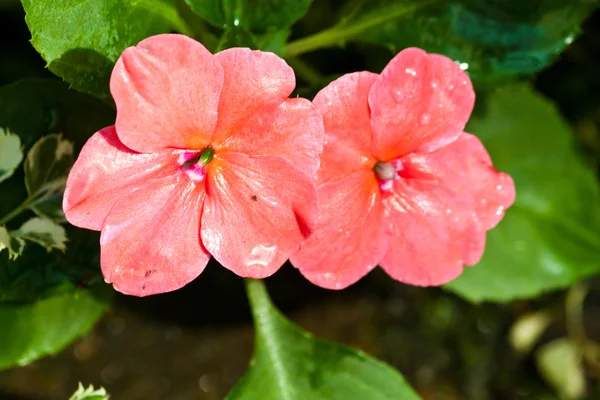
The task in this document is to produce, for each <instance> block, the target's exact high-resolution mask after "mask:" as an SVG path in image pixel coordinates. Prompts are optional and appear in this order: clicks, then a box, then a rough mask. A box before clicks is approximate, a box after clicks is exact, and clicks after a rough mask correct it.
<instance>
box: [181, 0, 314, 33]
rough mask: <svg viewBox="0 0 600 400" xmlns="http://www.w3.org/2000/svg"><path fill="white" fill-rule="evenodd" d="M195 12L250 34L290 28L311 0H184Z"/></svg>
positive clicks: (214, 21)
mask: <svg viewBox="0 0 600 400" xmlns="http://www.w3.org/2000/svg"><path fill="white" fill-rule="evenodd" d="M185 2H186V3H187V4H189V5H190V7H191V8H192V10H194V12H196V13H197V14H198V15H200V16H201V17H203V18H205V19H206V20H207V21H209V22H210V23H211V24H214V25H216V26H219V27H224V28H228V27H234V26H235V27H241V28H245V29H247V30H248V31H250V32H251V33H268V32H270V33H272V32H275V31H279V30H282V29H286V28H289V27H290V26H292V24H294V22H296V21H298V20H299V19H300V18H302V17H303V16H304V15H305V14H306V12H307V11H308V8H309V7H310V4H311V3H312V0H237V1H235V2H231V1H228V0H185Z"/></svg>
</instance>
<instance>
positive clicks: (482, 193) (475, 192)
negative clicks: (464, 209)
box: [402, 133, 515, 230]
mask: <svg viewBox="0 0 600 400" xmlns="http://www.w3.org/2000/svg"><path fill="white" fill-rule="evenodd" d="M402 162H403V164H404V166H405V168H407V170H410V171H411V174H412V175H413V176H414V175H415V174H419V175H420V177H421V178H423V179H435V180H437V181H438V182H440V183H441V184H443V185H445V186H446V187H448V188H450V189H451V190H452V191H453V192H454V193H456V194H457V195H459V196H464V197H466V198H469V199H471V200H472V201H473V203H474V207H475V211H476V213H477V216H478V219H479V220H480V221H481V223H482V225H483V227H484V228H485V229H486V230H487V229H491V228H493V227H494V226H496V224H497V223H498V222H500V220H501V219H502V217H503V216H504V211H505V210H506V208H508V207H510V206H511V205H512V203H513V202H514V201H515V185H514V183H513V181H512V179H511V177H510V176H509V175H507V174H505V173H502V172H498V171H496V170H495V169H494V167H493V166H492V161H491V159H490V156H489V155H488V153H487V151H486V150H485V148H484V147H483V144H482V143H481V141H480V140H479V139H478V138H477V137H475V136H473V135H470V134H468V133H463V134H462V135H460V136H459V138H458V139H457V140H456V141H454V142H453V143H450V144H449V145H447V146H444V147H442V148H440V149H438V150H436V151H434V152H432V153H425V154H418V153H413V154H410V155H408V156H407V157H404V158H403V159H402Z"/></svg>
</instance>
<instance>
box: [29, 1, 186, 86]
mask: <svg viewBox="0 0 600 400" xmlns="http://www.w3.org/2000/svg"><path fill="white" fill-rule="evenodd" d="M22 3H23V7H24V8H25V12H26V17H25V21H26V22H27V26H28V27H29V30H30V31H31V43H32V44H33V47H35V49H36V50H37V51H38V52H39V53H40V54H41V55H42V57H43V58H44V60H46V62H47V63H48V68H49V69H50V71H52V72H53V73H55V74H56V75H58V76H60V77H61V78H62V79H64V80H65V81H67V82H69V83H70V84H71V85H72V86H73V87H74V88H75V89H77V90H80V91H85V92H89V93H92V94H95V95H98V96H102V97H108V96H109V87H108V86H109V85H108V84H109V79H110V73H111V71H112V68H113V66H114V63H115V61H116V60H117V58H118V57H119V56H120V55H121V53H122V52H123V50H125V49H126V48H127V47H129V46H134V45H136V44H138V43H139V42H140V41H141V40H142V39H145V38H147V37H148V36H152V35H157V34H159V33H168V32H171V31H179V32H183V33H185V32H187V27H186V26H185V23H184V22H183V20H182V19H181V17H180V16H179V14H178V13H177V9H176V7H175V5H174V4H173V2H172V1H171V0H137V1H122V0H94V1H81V0H61V1H56V0H22Z"/></svg>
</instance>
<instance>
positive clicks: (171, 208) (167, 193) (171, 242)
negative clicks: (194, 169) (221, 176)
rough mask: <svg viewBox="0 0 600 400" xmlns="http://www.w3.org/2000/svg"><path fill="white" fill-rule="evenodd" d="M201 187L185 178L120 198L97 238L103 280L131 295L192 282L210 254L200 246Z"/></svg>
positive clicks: (151, 185)
mask: <svg viewBox="0 0 600 400" xmlns="http://www.w3.org/2000/svg"><path fill="white" fill-rule="evenodd" d="M203 199H204V185H197V184H196V183H194V182H193V181H192V180H190V179H189V178H188V177H187V175H185V174H177V175H173V176H170V177H166V178H163V179H160V180H155V181H153V182H150V183H149V184H148V185H146V186H143V187H141V188H139V189H137V190H135V191H132V192H131V193H129V194H128V195H127V196H125V197H122V198H121V199H119V201H118V202H117V204H116V205H115V206H114V207H113V208H112V209H111V211H110V213H109V215H108V217H107V218H106V221H105V222H104V227H103V228H102V234H101V236H100V245H101V247H102V251H101V255H100V264H101V266H102V272H103V274H104V279H105V280H106V282H108V283H111V282H112V284H113V285H114V287H115V289H116V290H118V291H119V292H121V293H125V294H132V295H135V296H148V295H151V294H157V293H165V292H170V291H173V290H176V289H179V288H181V287H182V286H184V285H186V284H187V283H189V282H191V281H192V280H193V279H195V278H196V277H197V276H198V275H199V274H200V273H201V272H202V271H203V270H204V267H205V266H206V264H207V263H208V260H209V259H210V254H208V252H207V251H206V250H205V249H204V248H203V247H202V244H201V242H200V215H201V213H202V202H203Z"/></svg>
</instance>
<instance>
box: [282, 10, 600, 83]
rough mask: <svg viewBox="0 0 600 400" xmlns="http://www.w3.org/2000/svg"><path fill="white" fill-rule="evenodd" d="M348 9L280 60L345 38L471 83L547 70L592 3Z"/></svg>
mask: <svg viewBox="0 0 600 400" xmlns="http://www.w3.org/2000/svg"><path fill="white" fill-rule="evenodd" d="M349 4H350V6H348V7H345V8H342V10H341V12H340V15H341V19H340V23H339V24H338V25H336V26H334V27H333V28H331V29H330V30H328V31H327V32H326V33H322V34H318V35H319V37H318V38H314V39H315V40H313V41H312V43H306V42H307V41H308V39H307V41H304V40H302V39H300V40H298V41H297V42H295V43H292V44H290V46H289V48H288V49H287V50H286V55H289V56H293V55H297V54H298V53H302V52H304V51H305V49H307V48H318V47H323V46H331V45H335V44H338V43H339V44H343V43H345V42H347V41H362V42H370V43H376V44H380V45H384V46H387V47H388V48H390V50H392V52H394V53H395V52H397V51H400V50H402V49H404V48H407V47H419V48H422V49H424V50H426V51H428V52H432V53H439V54H444V55H446V56H448V57H450V58H452V59H453V60H456V61H457V62H458V63H459V64H460V65H461V67H462V68H463V69H466V70H468V71H469V73H470V75H471V78H472V79H473V80H475V81H476V83H479V84H484V83H490V82H493V81H498V80H501V79H505V78H509V77H512V76H515V75H518V74H532V73H534V72H536V71H539V70H540V69H542V68H544V67H546V66H548V65H549V64H550V63H551V62H552V61H553V60H554V57H555V56H556V55H557V54H559V53H560V52H561V51H563V50H564V49H565V47H567V46H568V45H569V44H570V43H571V42H572V41H573V40H574V38H575V37H576V35H577V34H578V33H579V31H580V27H581V24H582V23H583V21H584V20H585V18H586V17H587V16H588V15H590V14H591V12H592V11H593V10H594V9H595V8H596V7H597V6H598V2H596V1H594V0H592V1H590V0H549V1H526V2H519V1H515V0H494V1H489V0H450V1H441V0H401V1H398V0H358V1H351V2H350V3H349ZM317 39H318V40H317ZM303 42H304V43H303ZM306 44H310V46H308V47H306V46H305V45H306ZM315 45H316V46H315Z"/></svg>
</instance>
